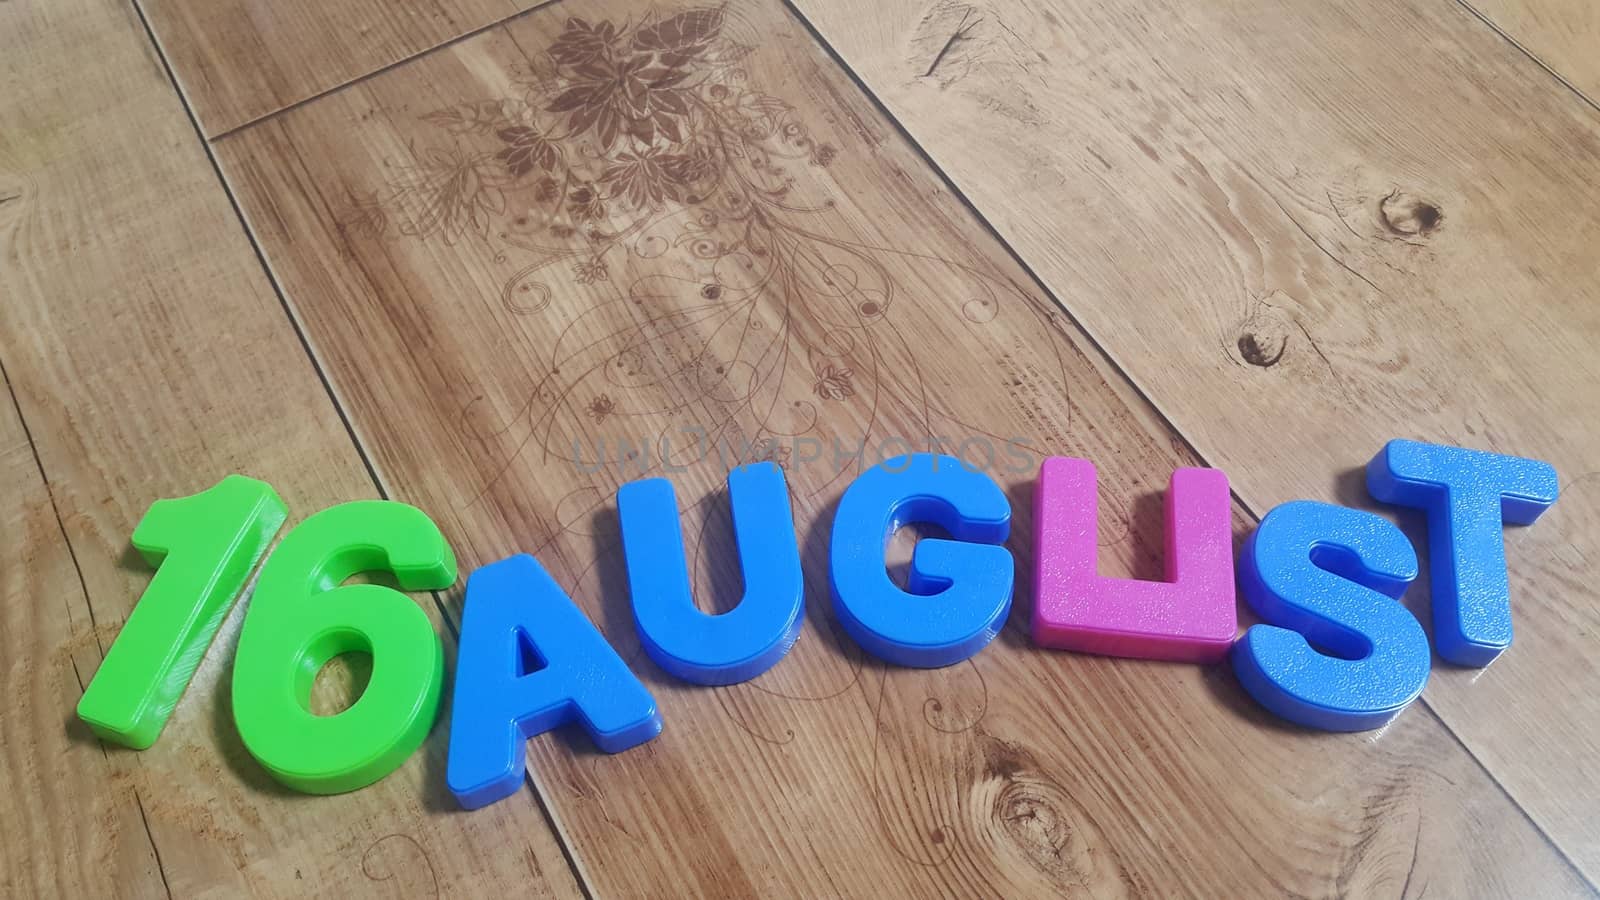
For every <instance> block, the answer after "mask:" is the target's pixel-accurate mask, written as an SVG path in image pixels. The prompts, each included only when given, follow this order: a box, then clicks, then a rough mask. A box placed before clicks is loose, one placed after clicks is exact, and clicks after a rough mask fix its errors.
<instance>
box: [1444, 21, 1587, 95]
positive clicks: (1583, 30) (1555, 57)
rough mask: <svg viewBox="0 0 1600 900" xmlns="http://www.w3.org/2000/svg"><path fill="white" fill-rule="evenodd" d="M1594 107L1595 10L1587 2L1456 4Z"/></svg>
mask: <svg viewBox="0 0 1600 900" xmlns="http://www.w3.org/2000/svg"><path fill="white" fill-rule="evenodd" d="M1458 2H1460V3H1461V4H1462V5H1464V6H1466V7H1467V8H1468V9H1470V10H1472V11H1473V12H1475V13H1477V14H1478V15H1480V16H1482V17H1483V18H1484V20H1486V21H1487V22H1488V23H1489V24H1490V25H1492V26H1494V27H1495V28H1496V29H1498V30H1499V31H1500V32H1501V33H1503V34H1504V35H1505V36H1506V37H1508V38H1510V39H1511V40H1513V41H1515V42H1516V43H1517V45H1518V46H1520V47H1521V48H1522V49H1524V50H1526V51H1527V52H1528V53H1530V54H1532V55H1533V56H1534V57H1535V58H1536V59H1538V60H1539V62H1541V63H1543V64H1544V65H1546V66H1549V67H1550V70H1551V71H1552V72H1555V73H1556V74H1557V75H1559V76H1561V78H1562V79H1563V80H1565V81H1566V82H1567V83H1568V84H1570V85H1572V87H1573V88H1574V89H1576V90H1578V91H1579V92H1581V93H1582V94H1583V95H1584V96H1585V97H1586V98H1588V100H1589V102H1590V103H1600V6H1596V5H1595V4H1593V3H1590V2H1587V0H1458Z"/></svg>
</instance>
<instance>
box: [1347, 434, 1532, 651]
mask: <svg viewBox="0 0 1600 900" xmlns="http://www.w3.org/2000/svg"><path fill="white" fill-rule="evenodd" d="M1367 491H1368V492H1369V493H1371V494H1372V496H1373V498H1374V499H1377V500H1381V501H1383V502H1384V503H1394V504H1397V505H1400V506H1409V507H1413V508H1415V509H1421V510H1426V511H1427V513H1428V546H1429V560H1430V562H1429V567H1430V568H1431V569H1432V570H1433V576H1432V580H1433V591H1432V593H1433V640H1434V643H1435V645H1436V646H1437V648H1438V650H1439V655H1440V656H1441V657H1443V658H1444V659H1446V660H1448V661H1450V662H1453V663H1455V664H1457V665H1462V666H1486V665H1488V664H1489V663H1490V662H1493V661H1494V658H1495V657H1496V656H1499V655H1500V651H1502V650H1504V649H1506V648H1507V647H1509V646H1511V586H1510V582H1509V581H1508V580H1507V577H1506V547H1505V539H1504V537H1502V535H1501V531H1500V527H1501V522H1502V521H1505V522H1511V523H1514V524H1518V525H1526V524H1528V523H1530V522H1532V521H1533V520H1534V519H1537V518H1539V515H1540V514H1541V513H1543V512H1544V511H1545V510H1547V509H1549V508H1550V506H1551V504H1553V503H1555V502H1556V494H1557V491H1558V487H1557V484H1556V470H1555V469H1554V468H1552V467H1551V466H1550V464H1549V463H1543V462H1539V461H1537V460H1532V459H1522V458H1520V457H1516V456H1501V455H1500V454H1498V453H1485V452H1483V451H1481V450H1465V449H1462V448H1460V447H1444V446H1439V445H1437V444H1419V443H1417V442H1416V441H1390V442H1389V443H1387V444H1385V445H1384V447H1383V449H1382V450H1380V451H1378V455H1377V456H1374V457H1373V458H1372V462H1370V463H1368V464H1367Z"/></svg>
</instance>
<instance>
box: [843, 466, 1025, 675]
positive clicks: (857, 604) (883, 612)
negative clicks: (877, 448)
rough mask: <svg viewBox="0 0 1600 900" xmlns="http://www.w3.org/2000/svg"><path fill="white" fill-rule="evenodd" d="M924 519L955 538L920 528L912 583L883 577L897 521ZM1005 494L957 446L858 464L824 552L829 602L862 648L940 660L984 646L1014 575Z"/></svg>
mask: <svg viewBox="0 0 1600 900" xmlns="http://www.w3.org/2000/svg"><path fill="white" fill-rule="evenodd" d="M913 522H927V523H932V524H935V525H938V526H940V527H942V528H944V530H945V531H948V532H949V533H950V536H951V537H952V538H954V540H948V541H947V540H939V539H937V538H924V539H923V540H920V541H918V542H917V547H916V550H915V551H913V553H912V556H911V573H910V577H909V578H908V579H907V586H908V587H909V588H910V593H907V592H906V591H902V590H901V589H900V588H899V586H897V585H896V584H895V583H894V581H893V580H891V579H890V578H889V572H888V569H887V568H886V567H885V564H884V549H885V548H886V547H887V545H888V541H889V538H890V537H891V536H893V534H894V533H895V531H896V530H897V529H899V528H900V527H901V526H902V525H907V524H910V523H913ZM1010 531H1011V504H1010V502H1009V501H1007V500H1006V495H1005V492H1004V491H1002V490H1000V486H999V485H997V484H995V483H994V480H993V479H991V478H990V477H989V476H988V475H985V474H984V473H982V472H979V471H977V470H974V469H969V468H967V467H966V464H964V463H963V462H961V460H959V459H957V458H955V457H953V456H942V455H934V454H931V453H918V454H914V455H912V456H899V457H895V458H893V459H888V460H884V461H883V462H881V463H879V464H878V465H876V466H873V467H872V468H870V469H868V470H866V471H865V472H862V473H861V475H860V476H859V477H857V478H856V480H855V481H854V482H852V483H851V485H850V487H849V488H847V489H845V492H844V497H843V498H841V499H840V501H839V510H838V512H837V513H835V514H834V517H833V543H832V547H831V549H830V552H829V556H830V560H831V568H832V572H831V577H832V580H833V602H834V609H835V611H836V612H837V613H838V614H839V620H840V622H841V623H843V625H844V628H845V631H847V632H849V633H850V637H852V638H854V639H855V641H856V643H858V644H860V645H861V646H862V647H863V648H864V649H865V650H866V651H867V652H869V653H871V654H872V655H874V656H877V657H879V658H880V659H885V660H888V661H889V662H892V663H897V664H899V665H902V666H915V667H918V668H936V667H939V666H948V665H952V664H954V663H958V662H961V661H962V660H964V659H967V658H968V657H970V656H972V655H974V654H976V653H977V652H978V651H979V650H982V649H983V648H984V647H985V646H986V645H987V644H988V643H989V641H991V640H993V639H994V636H995V635H996V634H999V633H1000V629H1001V628H1002V627H1004V626H1005V622H1006V616H1007V615H1008V614H1009V613H1010V612H1011V589H1012V582H1013V580H1014V578H1015V571H1014V563H1013V562H1012V559H1011V551H1009V550H1007V549H1006V548H1005V547H1001V546H998V545H999V544H1000V543H1001V542H1003V541H1004V540H1005V539H1006V536H1007V535H1008V534H1009V533H1010Z"/></svg>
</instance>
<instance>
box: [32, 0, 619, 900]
mask: <svg viewBox="0 0 1600 900" xmlns="http://www.w3.org/2000/svg"><path fill="white" fill-rule="evenodd" d="M551 2H555V0H551ZM129 3H130V5H131V6H132V7H133V11H134V13H135V15H137V16H138V17H139V23H140V24H141V25H142V26H143V28H144V33H145V37H146V38H147V39H148V40H149V41H150V46H151V48H152V49H153V50H154V51H155V54H156V57H157V58H158V59H160V60H161V67H162V69H163V71H164V72H165V73H166V76H167V81H168V83H169V84H171V85H172V90H173V93H175V94H176V95H177V97H178V102H179V103H180V104H181V105H182V106H183V111H184V115H185V116H187V117H188V119H189V126H190V128H192V129H193V130H194V135H195V138H196V139H197V140H198V141H199V142H200V145H201V147H202V148H203V149H204V150H205V154H206V160H207V162H209V163H210V164H211V172H212V174H213V175H214V176H215V178H216V180H217V184H218V186H220V187H221V188H222V192H223V194H224V195H225V196H226V197H227V198H228V205H229V206H230V207H232V209H233V214H234V216H235V217H236V218H237V220H238V222H239V227H240V228H241V230H243V231H244V235H245V239H246V240H248V241H249V242H250V248H251V250H253V251H254V252H255V256H256V263H257V264H258V265H260V266H261V270H262V272H263V273H265V275H266V276H267V283H268V284H270V285H271V286H272V292H273V294H274V295H276V296H277V298H278V304H279V306H280V307H281V308H282V310H283V314H284V317H285V318H286V319H288V321H289V325H290V327H292V328H293V329H294V333H295V336H296V337H297V338H299V340H300V347H301V349H303V350H304V351H305V354H306V359H307V360H308V361H309V362H310V363H311V368H312V369H313V370H314V371H315V372H316V373H317V379H318V380H319V381H321V382H322V387H323V390H324V391H326V392H327V395H328V400H329V402H331V403H332V404H333V408H334V411H335V412H336V413H337V414H338V416H339V421H340V422H341V423H343V425H344V429H345V434H347V435H348V436H349V438H350V445H351V447H352V448H354V449H355V451H356V455H357V456H358V457H360V459H361V464H362V466H363V467H365V469H366V471H367V475H368V477H369V478H370V479H371V480H372V485H373V487H374V488H375V489H376V490H377V491H378V496H380V497H382V498H383V499H385V500H388V499H391V498H390V496H389V490H388V487H387V486H386V484H385V483H384V479H383V478H382V476H380V475H379V474H378V469H377V466H376V465H375V464H374V463H373V461H372V458H371V456H370V455H369V454H368V453H367V449H366V447H365V446H364V445H363V444H362V442H361V438H360V436H359V435H358V434H357V433H356V429H355V425H354V423H353V422H352V421H351V419H350V417H349V415H348V414H347V413H346V412H345V408H344V403H343V401H342V400H341V399H340V398H339V394H338V391H337V390H335V388H334V385H333V382H332V381H331V380H329V378H328V375H327V372H326V371H325V370H324V369H323V366H322V362H321V360H319V359H318V358H317V354H316V350H315V349H314V348H313V347H312V346H311V341H310V339H309V338H308V337H307V336H306V332H305V329H304V328H303V327H302V326H301V323H300V319H299V317H298V316H297V315H296V314H295V311H294V307H293V306H292V305H291V304H290V303H289V299H288V297H287V295H285V294H284V291H283V285H282V284H280V283H279V281H278V276H277V274H276V273H275V272H273V271H272V266H271V265H270V264H269V263H268V262H267V257H266V253H265V252H264V251H263V250H262V249H261V243H260V242H259V241H258V240H257V239H256V234H255V230H254V229H253V228H252V227H251V226H250V221H249V219H248V218H247V217H246V216H245V214H244V210H243V208H242V207H240V205H239V200H238V198H237V197H236V196H235V195H234V192H233V186H232V185H231V184H230V183H229V182H228V178H227V175H226V174H225V173H224V172H223V171H222V166H221V164H220V163H219V162H218V161H217V155H216V151H215V148H214V147H213V146H212V143H211V141H210V140H208V139H207V138H206V134H205V132H204V131H203V130H202V129H201V127H200V120H199V118H198V117H197V116H196V115H195V111H194V107H193V106H192V105H191V104H190V102H189V97H188V95H187V94H185V93H184V91H183V87H182V85H181V84H180V83H179V81H178V78H177V75H176V74H175V73H174V71H173V69H172V63H171V62H170V61H169V60H168V58H167V52H166V48H165V47H163V46H162V44H161V40H160V38H159V37H157V36H156V33H155V30H154V29H153V28H151V26H150V20H149V18H148V17H147V16H146V15H145V12H144V6H143V5H142V4H141V3H140V0H129ZM544 5H548V4H541V5H540V6H535V7H533V8H531V9H526V10H519V11H518V12H516V13H514V14H512V15H510V16H506V17H505V18H503V19H500V20H497V21H495V22H493V23H491V24H489V25H486V26H484V27H483V28H480V29H476V30H474V31H472V32H469V33H468V34H464V35H459V36H457V37H456V38H454V39H452V40H449V41H446V42H444V43H441V44H439V45H437V46H434V47H431V48H429V49H428V50H424V51H422V52H421V53H417V54H413V55H412V56H408V57H406V58H405V59H404V60H400V61H399V62H396V63H394V64H393V65H390V66H385V67H384V68H383V69H379V70H377V71H375V72H369V73H368V74H367V75H364V76H362V77H361V78H357V79H353V80H351V81H349V82H345V83H344V84H341V85H339V86H338V87H335V88H331V89H329V90H328V91H323V92H321V93H319V94H317V95H316V96H314V97H308V98H306V99H305V100H302V101H299V102H298V103H295V104H292V105H291V106H286V107H284V108H283V109H279V110H275V111H274V112H273V113H270V114H269V115H268V116H262V117H260V118H258V119H256V120H253V121H252V122H250V123H246V125H241V126H240V128H243V127H246V126H247V125H249V124H253V123H254V122H256V121H260V120H261V119H265V118H268V117H270V116H271V115H276V114H277V113H280V112H283V111H284V110H287V109H291V108H293V106H298V105H300V104H302V103H307V102H310V101H311V100H315V99H317V97H321V96H324V95H325V94H329V93H332V92H333V91H337V90H342V89H343V88H345V87H348V86H349V85H351V84H355V83H356V82H359V81H363V80H365V79H366V78H370V77H372V76H373V75H376V74H378V73H379V72H382V71H386V70H387V69H390V68H393V67H394V66H397V65H400V63H403V62H408V61H410V60H412V59H415V58H416V57H418V56H422V55H425V54H427V53H432V52H433V51H434V50H438V49H440V48H443V47H446V46H449V45H451V44H454V43H456V42H457V41H459V40H463V39H465V38H467V37H470V36H472V35H474V34H478V33H481V32H483V31H486V30H488V29H490V28H494V27H497V26H499V25H501V24H503V23H505V22H507V21H509V20H510V19H514V18H516V17H517V16H520V15H522V14H524V13H528V12H532V11H533V10H534V9H539V8H542V6H544ZM232 130H233V131H237V130H238V129H232ZM219 137H220V136H219ZM7 383H8V385H9V381H8V382H7ZM13 402H15V394H14V393H13ZM17 412H18V416H19V417H20V416H21V407H20V406H19V407H18V410H17ZM23 427H24V433H26V427H27V426H26V422H24V425H23ZM29 444H30V446H31V445H32V437H31V435H30V436H29ZM34 458H35V460H37V459H38V452H37V450H35V453H34ZM43 471H44V470H43V465H42V463H41V464H40V473H41V475H42V474H43ZM51 502H52V504H53V503H54V498H53V497H52V501H51ZM60 518H61V517H60V513H59V512H58V513H57V515H56V519H57V522H58V524H59V523H60ZM62 535H63V537H64V538H65V537H66V528H65V526H64V525H63V526H62ZM67 548H68V551H69V552H70V551H71V548H72V545H71V541H70V539H68V541H67ZM73 564H74V565H76V564H77V557H76V556H74V557H73ZM79 580H80V581H81V580H82V576H81V574H80V576H79ZM429 593H430V594H431V595H432V597H433V603H434V607H435V608H436V609H437V610H438V612H439V619H440V621H442V622H443V623H444V626H445V629H446V630H447V631H449V632H450V637H451V639H452V640H453V641H455V643H456V646H457V647H460V645H461V632H460V628H459V626H458V625H457V624H456V622H455V621H454V620H453V618H452V617H451V615H450V611H449V608H448V607H447V606H446V604H445V602H444V599H443V597H441V596H440V594H439V592H438V591H430V592H429ZM85 598H86V600H87V589H86V590H85ZM91 609H92V607H91ZM101 655H102V656H103V655H104V651H103V650H102V654H101ZM524 781H525V782H526V783H527V785H528V787H529V789H530V791H531V792H532V794H533V797H534V800H535V802H536V804H537V805H538V807H539V812H540V815H542V816H543V818H544V822H545V825H546V826H547V827H548V828H549V829H550V832H551V834H553V835H554V836H555V839H556V841H555V842H556V845H557V846H558V847H560V848H561V856H562V858H563V859H564V860H566V863H567V868H568V869H569V870H570V871H571V874H572V881H573V883H574V884H575V885H577V887H578V890H579V891H581V892H582V893H583V896H584V897H586V898H589V900H593V898H594V891H593V890H592V889H591V888H590V886H589V884H588V882H587V880H586V874H585V872H584V870H583V867H582V866H581V865H580V864H579V863H578V860H577V858H576V856H575V854H574V853H573V850H572V847H570V846H569V845H568V840H567V837H566V832H565V831H564V830H563V829H562V828H561V827H560V826H559V825H558V823H557V821H556V818H555V815H554V813H553V812H552V810H551V807H550V803H549V800H548V798H547V797H546V796H545V793H544V791H543V790H542V788H541V786H540V785H539V784H538V782H537V781H535V780H534V777H533V770H532V769H531V768H530V769H529V770H528V771H527V772H526V774H525V775H524ZM141 812H142V810H141ZM151 849H152V850H153V851H155V853H156V858H157V860H158V862H159V859H160V850H159V849H158V848H156V846H155V837H154V835H151ZM162 881H163V882H165V881H166V873H165V872H163V873H162ZM168 895H169V896H170V895H171V889H170V888H169V889H168Z"/></svg>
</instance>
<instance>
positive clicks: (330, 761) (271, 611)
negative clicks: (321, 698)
mask: <svg viewBox="0 0 1600 900" xmlns="http://www.w3.org/2000/svg"><path fill="white" fill-rule="evenodd" d="M376 571H386V572H392V573H393V574H394V575H395V577H396V579H397V580H398V581H399V583H400V586H401V587H403V588H405V589H406V590H437V589H440V588H446V587H449V586H450V585H451V584H452V583H454V582H455V580H456V561H455V556H454V555H453V554H452V553H451V552H450V545H449V544H448V543H446V542H445V539H444V536H443V535H442V534H440V533H439V529H438V527H437V526H435V525H434V524H433V522H432V520H430V519H429V518H428V517H427V516H426V515H424V514H423V513H422V511H421V510H418V509H416V508H415V507H411V506H407V505H405V504H403V503H392V502H389V501H380V500H367V501H359V502H355V503H345V504H343V505H341V506H335V507H332V508H330V509H325V510H323V511H322V512H319V513H317V514H316V515H314V516H312V517H310V518H308V519H306V520H305V521H304V522H302V523H300V525H299V526H297V527H296V528H295V529H294V530H293V531H291V532H289V535H288V536H287V537H285V538H284V539H283V542H282V543H281V544H279V546H278V549H277V552H275V553H273V555H272V558H271V559H269V560H267V564H266V565H265V566H264V567H262V570H261V578H260V580H259V581H258V582H257V584H256V591H255V596H254V598H253V599H252V600H251V602H250V610H249V612H248V613H247V614H246V616H245V621H244V628H243V630H242V631H241V632H240V634H239V650H238V655H237V656H236V657H235V658H234V667H233V714H234V721H235V722H236V723H237V725H238V726H239V735H240V736H241V737H242V738H244V744H245V747H247V748H248V749H249V750H250V753H251V755H253V756H254V757H255V758H256V760H257V761H258V762H260V763H261V765H262V766H263V767H265V768H266V770H267V771H268V772H270V773H272V776H273V777H274V778H276V779H278V780H279V781H280V782H282V783H284V784H285V785H288V786H289V787H292V788H294V789H296V790H299V791H304V792H307V793H313V794H336V793H340V792H343V791H353V790H355V789H357V788H360V787H365V786H366V785H369V784H371V783H372V782H374V781H377V780H378V779H380V778H382V777H383V776H385V775H387V774H389V773H390V772H392V771H394V770H395V769H396V768H397V767H399V765H400V764H401V763H402V762H404V761H405V759H406V757H408V756H410V755H411V752H412V751H413V750H415V749H417V747H418V746H419V745H420V744H421V743H422V740H423V738H425V737H427V734H428V729H429V728H431V727H432V726H433V721H434V719H435V717H436V716H437V715H438V712H439V693H440V690H441V688H442V685H443V683H444V647H443V645H442V644H441V643H440V640H439V635H438V634H437V633H436V632H435V631H434V630H433V623H432V622H431V621H430V620H429V619H428V617H427V615H426V614H425V613H423V611H422V609H421V608H420V607H418V606H417V604H416V603H415V602H414V601H412V599H411V598H409V597H407V596H405V595H404V594H402V593H400V592H399V591H396V590H394V589H392V588H387V587H383V586H381V585H375V584H347V585H342V586H341V583H342V582H343V581H345V580H346V579H348V578H349V577H350V576H352V575H356V574H359V573H362V572H376ZM352 651H360V652H365V653H369V654H371V656H372V676H371V679H370V680H369V681H368V682H367V687H366V690H365V691H363V692H362V694H361V696H360V698H359V699H357V700H356V702H355V703H354V704H352V705H351V706H350V708H349V709H346V710H344V711H343V712H340V713H338V714H336V715H331V716H319V715H316V714H315V713H313V712H312V711H311V706H310V699H311V686H312V683H313V682H314V681H315V680H316V677H317V672H318V671H319V670H321V668H322V667H323V665H325V664H326V663H327V662H328V661H329V660H330V659H332V658H334V657H335V656H338V655H339V654H341V653H349V652H352Z"/></svg>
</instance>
